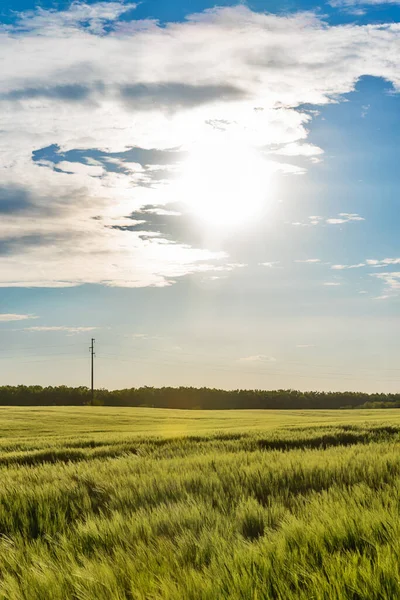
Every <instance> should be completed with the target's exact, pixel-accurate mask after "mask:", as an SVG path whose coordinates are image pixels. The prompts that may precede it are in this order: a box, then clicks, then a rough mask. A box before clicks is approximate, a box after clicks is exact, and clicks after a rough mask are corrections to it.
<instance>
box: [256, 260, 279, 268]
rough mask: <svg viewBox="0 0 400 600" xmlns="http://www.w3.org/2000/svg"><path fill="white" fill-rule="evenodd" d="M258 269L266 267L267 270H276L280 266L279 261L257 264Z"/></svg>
mask: <svg viewBox="0 0 400 600" xmlns="http://www.w3.org/2000/svg"><path fill="white" fill-rule="evenodd" d="M258 264H259V266H260V267H268V269H276V267H277V265H279V264H280V261H279V260H272V261H270V262H262V263H258Z"/></svg>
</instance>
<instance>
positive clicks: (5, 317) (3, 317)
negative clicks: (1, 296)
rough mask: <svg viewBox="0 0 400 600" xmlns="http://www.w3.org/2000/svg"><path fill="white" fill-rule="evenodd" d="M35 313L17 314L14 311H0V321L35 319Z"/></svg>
mask: <svg viewBox="0 0 400 600" xmlns="http://www.w3.org/2000/svg"><path fill="white" fill-rule="evenodd" d="M37 318H38V317H37V316H36V315H19V314H14V313H0V322H2V323H8V322H9V321H26V320H28V319H37Z"/></svg>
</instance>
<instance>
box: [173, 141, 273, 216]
mask: <svg viewBox="0 0 400 600" xmlns="http://www.w3.org/2000/svg"><path fill="white" fill-rule="evenodd" d="M271 186H272V170H271V166H270V164H269V163H268V162H267V161H266V160H264V159H263V158H262V157H261V156H260V154H259V153H257V152H256V151H255V150H253V149H251V148H249V147H243V146H241V145H239V144H238V143H233V144H229V143H228V142H227V141H224V142H221V141H218V142H215V141H214V143H202V144H198V145H196V146H195V147H194V148H193V149H192V150H191V151H190V153H189V157H188V159H187V161H186V162H185V163H184V165H183V167H182V172H181V176H180V177H179V180H178V195H179V199H180V200H181V201H183V202H184V203H185V204H186V206H188V208H189V210H190V212H192V213H193V214H194V215H196V216H197V217H198V218H200V219H201V220H204V221H205V222H207V223H208V224H210V225H214V226H217V227H224V226H228V227H234V226H237V225H239V224H242V223H243V222H246V221H251V220H252V219H254V218H256V217H257V215H259V214H260V213H261V210H262V209H263V208H264V207H265V206H266V205H268V204H269V203H270V201H271V198H272V193H271V191H272V190H271Z"/></svg>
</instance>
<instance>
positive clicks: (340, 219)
mask: <svg viewBox="0 0 400 600" xmlns="http://www.w3.org/2000/svg"><path fill="white" fill-rule="evenodd" d="M351 221H365V219H364V217H360V215H358V214H356V213H339V215H338V216H337V217H330V218H328V219H327V218H326V217H321V216H320V215H312V216H311V217H308V221H306V222H295V223H292V225H300V226H303V227H311V226H315V225H321V224H324V223H327V224H328V225H342V224H343V223H349V222H351Z"/></svg>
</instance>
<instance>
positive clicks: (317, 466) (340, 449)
mask: <svg viewBox="0 0 400 600" xmlns="http://www.w3.org/2000/svg"><path fill="white" fill-rule="evenodd" d="M0 469H1V485H0V598H1V599H4V600H17V599H22V598H26V599H35V600H69V599H80V600H105V599H116V600H122V599H130V600H145V599H146V600H152V599H156V600H161V599H162V600H195V599H201V600H203V599H204V600H219V599H222V598H224V599H225V598H227V599H232V600H239V599H249V600H250V599H252V600H263V599H271V600H272V599H274V600H275V599H278V600H295V599H296V600H311V599H315V600H322V599H324V600H339V599H351V600H361V599H365V600H378V599H385V598H387V599H395V598H400V410H382V411H378V410H371V411H367V410H360V411H356V410H351V411H324V410H321V411H225V412H222V411H210V412H204V411H173V410H157V409H140V408H139V409H134V408H126V409H123V408H105V407H93V408H91V407H82V408H77V407H70V408H60V407H58V408H38V407H36V408H15V407H13V408H7V407H1V408H0Z"/></svg>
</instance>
